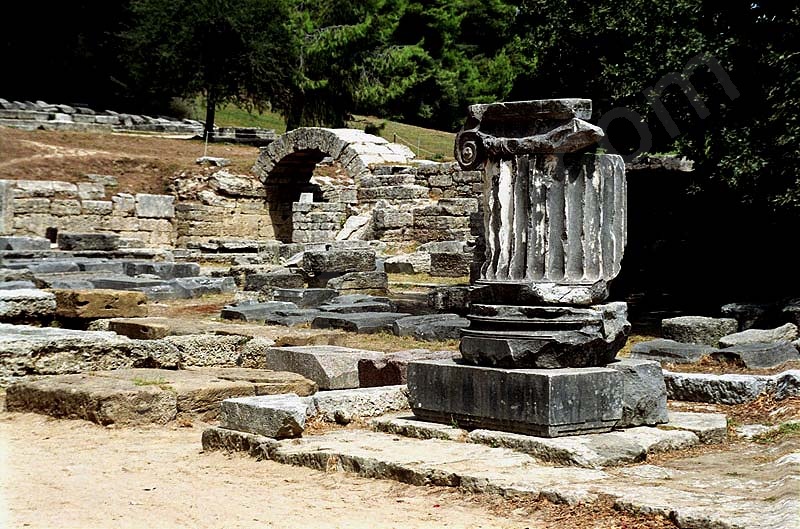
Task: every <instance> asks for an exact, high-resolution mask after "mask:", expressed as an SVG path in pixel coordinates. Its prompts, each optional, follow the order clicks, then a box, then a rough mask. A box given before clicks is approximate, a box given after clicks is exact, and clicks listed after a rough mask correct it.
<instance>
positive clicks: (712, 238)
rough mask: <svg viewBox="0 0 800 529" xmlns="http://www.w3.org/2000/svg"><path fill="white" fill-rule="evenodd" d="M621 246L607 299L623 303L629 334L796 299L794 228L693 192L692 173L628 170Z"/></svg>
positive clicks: (731, 200) (722, 197)
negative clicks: (731, 307) (746, 305)
mask: <svg viewBox="0 0 800 529" xmlns="http://www.w3.org/2000/svg"><path fill="white" fill-rule="evenodd" d="M627 178H628V221H629V224H628V245H627V248H626V250H625V257H624V259H623V261H622V271H621V272H620V275H619V276H618V277H617V279H616V280H614V281H613V282H612V284H611V296H610V299H612V300H625V301H627V302H628V303H629V312H630V320H631V322H632V323H633V324H634V331H635V332H646V331H648V330H651V331H656V332H657V331H658V329H659V325H660V320H661V319H662V318H665V317H671V316H677V315H705V316H718V315H719V311H720V307H721V306H722V305H724V304H726V303H733V302H752V303H773V302H780V301H782V300H785V299H789V298H791V297H797V296H800V281H799V280H798V276H797V271H796V270H797V266H796V258H795V255H796V251H795V249H794V247H795V243H794V242H793V241H794V237H795V234H796V233H797V229H798V228H800V222H798V219H796V218H779V217H778V216H776V215H775V214H768V212H765V211H759V210H758V208H757V207H756V206H753V205H750V204H744V203H742V202H741V201H740V200H739V199H738V197H736V196H734V195H733V194H732V193H730V192H727V193H726V192H725V191H723V190H722V189H717V190H714V189H710V190H707V191H704V192H702V193H701V192H693V190H694V189H696V188H695V184H696V182H697V181H698V180H701V179H704V177H703V176H702V175H700V174H697V172H691V173H687V172H680V171H666V170H640V171H628V173H627Z"/></svg>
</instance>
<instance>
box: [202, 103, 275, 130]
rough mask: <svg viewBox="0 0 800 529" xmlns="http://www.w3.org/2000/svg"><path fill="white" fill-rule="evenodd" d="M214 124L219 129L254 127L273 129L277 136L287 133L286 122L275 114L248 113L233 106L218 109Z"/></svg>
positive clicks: (228, 105)
mask: <svg viewBox="0 0 800 529" xmlns="http://www.w3.org/2000/svg"><path fill="white" fill-rule="evenodd" d="M214 123H215V124H216V125H217V126H218V127H254V128H261V129H273V130H274V131H275V134H283V133H284V132H286V122H284V121H283V117H281V115H280V114H277V113H275V112H270V111H265V112H258V111H254V112H248V111H246V110H245V109H243V108H239V107H237V106H235V105H232V104H227V105H225V106H223V107H221V108H218V109H217V113H216V116H215V119H214Z"/></svg>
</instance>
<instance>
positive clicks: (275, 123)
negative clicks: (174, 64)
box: [192, 98, 456, 162]
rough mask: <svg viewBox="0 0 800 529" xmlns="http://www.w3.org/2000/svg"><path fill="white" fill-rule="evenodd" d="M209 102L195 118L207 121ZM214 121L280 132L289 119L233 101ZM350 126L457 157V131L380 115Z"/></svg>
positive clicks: (430, 153) (428, 155)
mask: <svg viewBox="0 0 800 529" xmlns="http://www.w3.org/2000/svg"><path fill="white" fill-rule="evenodd" d="M205 115H206V114H205V101H204V100H203V99H202V98H197V99H196V100H195V102H194V107H193V112H192V117H193V118H194V119H197V120H199V121H204V120H205ZM214 123H215V124H216V125H217V126H218V127H256V128H262V129H273V130H274V131H275V133H276V134H283V133H285V132H286V122H285V121H284V119H283V117H282V116H281V115H280V114H278V113H277V112H272V111H269V110H267V111H264V112H258V111H257V110H253V111H252V112H249V111H247V110H245V109H244V108H242V107H239V106H237V105H235V104H233V103H228V104H226V105H223V106H221V107H218V108H217V112H216V114H215V117H214ZM346 126H347V127H349V128H353V129H359V130H365V129H366V130H367V131H368V132H369V133H370V134H376V135H379V136H381V137H382V138H386V139H387V140H389V141H391V142H396V143H400V144H402V145H405V146H407V147H409V148H410V149H411V150H412V151H414V153H415V154H416V155H417V158H420V159H426V160H433V161H436V162H448V161H452V160H454V158H453V143H454V141H455V137H456V135H455V133H453V132H447V131H443V130H434V129H426V128H424V127H417V126H415V125H406V124H405V123H398V122H396V121H391V120H388V119H381V118H379V117H376V116H353V119H352V120H351V121H348V122H347V123H346Z"/></svg>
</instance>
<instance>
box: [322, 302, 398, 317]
mask: <svg viewBox="0 0 800 529" xmlns="http://www.w3.org/2000/svg"><path fill="white" fill-rule="evenodd" d="M376 299H378V298H376ZM319 310H320V311H322V312H333V313H336V314H353V313H358V312H393V311H394V306H393V305H392V303H391V302H388V301H387V302H385V303H384V302H380V301H366V300H365V301H359V302H356V303H325V304H324V305H320V306H319Z"/></svg>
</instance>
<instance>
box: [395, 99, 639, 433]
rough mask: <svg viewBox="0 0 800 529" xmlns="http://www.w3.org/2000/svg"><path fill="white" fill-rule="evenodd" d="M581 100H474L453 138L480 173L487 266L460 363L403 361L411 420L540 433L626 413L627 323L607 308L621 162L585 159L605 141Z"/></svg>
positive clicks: (607, 425)
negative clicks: (622, 368)
mask: <svg viewBox="0 0 800 529" xmlns="http://www.w3.org/2000/svg"><path fill="white" fill-rule="evenodd" d="M590 117H591V102H590V101H589V100H584V99H557V100H544V101H519V102H510V103H494V104H489V105H473V106H472V107H470V111H469V117H468V119H467V123H466V124H465V126H464V128H463V129H462V131H461V132H460V133H459V134H458V136H457V138H456V156H457V158H458V161H459V163H460V164H461V166H462V167H463V168H465V169H475V168H481V167H483V168H484V171H485V180H484V192H483V211H484V238H485V246H486V259H485V261H484V263H483V265H482V268H481V271H480V279H479V280H478V281H477V285H478V288H476V289H475V290H474V291H473V293H472V304H471V307H470V313H469V316H468V318H469V320H470V325H469V328H467V329H465V330H464V331H463V333H462V339H461V355H462V361H461V362H456V361H432V362H421V363H415V364H412V365H411V366H410V371H409V389H410V392H411V402H412V409H413V411H414V414H415V415H416V416H418V417H420V418H423V419H427V420H434V421H439V422H449V421H456V422H458V423H459V424H463V425H467V426H472V427H486V428H494V429H503V430H509V431H515V432H519V433H527V434H534V435H543V436H548V437H550V436H559V435H567V434H574V433H585V432H601V431H608V430H610V429H611V428H612V427H614V426H615V425H617V423H618V421H619V419H620V418H621V416H622V394H623V376H622V375H621V373H620V372H619V371H618V370H617V369H614V368H613V367H606V366H607V365H608V364H610V363H612V362H613V361H614V358H615V356H616V353H617V351H619V349H620V348H622V346H623V345H624V344H625V341H626V339H627V334H628V332H629V330H630V324H629V323H628V321H627V320H626V306H625V303H622V302H616V303H608V304H602V302H603V301H604V300H605V299H606V297H607V296H608V282H609V281H611V280H612V279H613V278H614V277H615V276H616V275H617V273H618V272H619V270H620V262H621V260H622V254H623V250H624V248H625V223H626V195H625V168H624V164H623V162H622V158H621V157H619V156H617V155H611V154H594V153H586V152H581V151H585V150H586V149H587V148H589V147H591V146H592V145H593V144H594V143H595V142H596V141H597V140H598V139H599V138H601V137H602V136H603V132H602V130H601V129H599V128H597V127H595V126H594V125H591V124H589V123H588V122H586V121H584V120H586V119H589V118H590Z"/></svg>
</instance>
